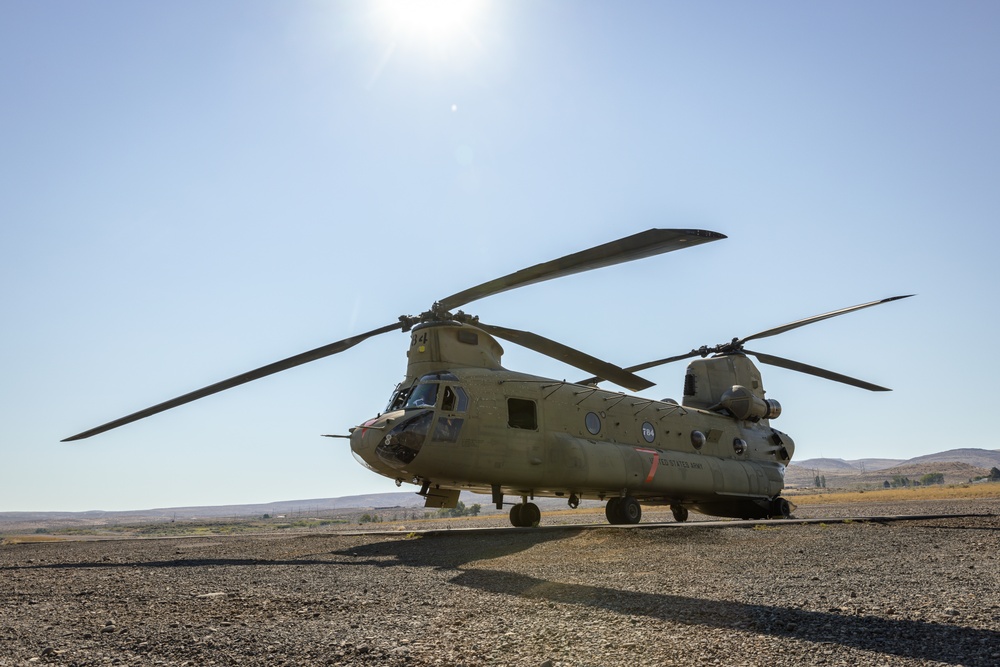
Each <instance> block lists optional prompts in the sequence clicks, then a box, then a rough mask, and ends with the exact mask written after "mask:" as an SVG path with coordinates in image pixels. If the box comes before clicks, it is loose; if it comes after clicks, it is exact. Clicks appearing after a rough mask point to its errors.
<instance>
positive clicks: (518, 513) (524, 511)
mask: <svg viewBox="0 0 1000 667" xmlns="http://www.w3.org/2000/svg"><path fill="white" fill-rule="evenodd" d="M541 520H542V511H541V510H540V509H538V505H536V504H535V503H518V504H517V505H514V506H512V507H511V508H510V524H511V525H512V526H515V527H517V528H531V527H532V526H537V525H538V522H539V521H541Z"/></svg>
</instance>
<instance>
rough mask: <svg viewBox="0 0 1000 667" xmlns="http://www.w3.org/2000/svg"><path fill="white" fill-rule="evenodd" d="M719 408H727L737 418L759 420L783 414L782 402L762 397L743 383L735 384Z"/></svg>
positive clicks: (724, 395) (725, 394)
mask: <svg viewBox="0 0 1000 667" xmlns="http://www.w3.org/2000/svg"><path fill="white" fill-rule="evenodd" d="M718 407H719V408H725V409H726V410H728V411H729V412H730V413H732V415H733V416H734V417H736V418H737V419H744V420H747V421H752V422H758V421H760V420H761V419H776V418H777V417H778V416H779V415H781V404H780V403H778V402H777V401H776V400H774V399H773V398H760V397H759V396H754V393H753V392H752V391H750V390H749V389H747V388H746V387H744V386H742V385H738V384H736V385H733V388H732V389H730V390H728V391H726V393H724V394H723V395H722V400H720V401H719V405H718Z"/></svg>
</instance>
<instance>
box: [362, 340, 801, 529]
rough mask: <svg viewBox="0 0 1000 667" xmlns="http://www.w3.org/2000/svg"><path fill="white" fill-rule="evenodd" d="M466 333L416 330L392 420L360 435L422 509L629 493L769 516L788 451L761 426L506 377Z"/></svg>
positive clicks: (490, 348) (380, 467)
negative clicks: (508, 498)
mask: <svg viewBox="0 0 1000 667" xmlns="http://www.w3.org/2000/svg"><path fill="white" fill-rule="evenodd" d="M502 352H503V351H502V348H501V347H500V345H499V344H498V343H497V342H496V340H495V339H493V338H492V337H491V336H489V335H488V334H486V333H485V332H483V331H481V330H478V329H476V328H475V326H472V325H468V324H457V323H454V322H449V323H430V324H423V325H420V326H418V327H415V328H414V330H413V332H412V335H411V345H410V350H409V352H408V357H409V364H408V369H407V376H406V379H404V381H403V382H402V383H400V386H399V387H398V388H397V391H396V392H395V393H394V394H393V397H392V399H391V400H390V404H389V406H388V407H387V410H386V412H384V413H382V414H380V415H379V416H377V417H375V418H374V419H371V420H369V421H367V422H365V423H364V424H363V425H362V426H359V427H357V428H355V429H354V430H353V432H352V435H351V448H352V450H353V451H354V453H355V454H356V455H357V457H358V458H360V459H361V460H362V461H363V462H364V464H365V465H366V466H367V467H369V468H370V469H372V470H373V471H375V472H377V473H379V474H381V475H384V476H386V477H390V478H392V479H395V480H397V482H399V483H404V482H405V483H413V484H417V485H420V487H421V493H422V495H424V496H425V497H426V498H427V505H428V506H438V507H442V506H443V507H448V506H454V504H455V503H456V502H457V499H458V493H459V491H460V490H462V489H465V490H472V491H477V492H480V493H486V494H491V495H492V497H493V498H494V500H495V501H496V502H497V504H498V506H499V505H500V504H501V503H502V496H504V495H513V496H518V497H520V498H521V499H522V501H525V499H527V498H534V497H566V498H567V499H568V500H569V501H570V504H571V505H573V504H574V502H575V501H578V500H580V499H600V500H605V499H609V498H615V497H621V498H625V497H632V498H635V499H637V500H640V501H643V502H646V503H661V504H669V505H672V506H675V507H677V506H683V507H691V508H694V509H697V510H699V511H701V512H704V513H707V514H712V515H716V516H734V517H747V518H750V517H753V518H757V517H763V516H768V515H770V514H771V513H772V511H773V508H772V506H771V501H772V500H773V499H774V498H776V497H777V496H778V494H779V493H780V492H781V490H782V488H783V487H784V469H785V465H786V464H787V463H788V460H789V459H790V458H791V454H792V451H793V449H794V444H793V443H792V441H791V439H790V438H789V437H788V436H786V435H785V434H783V433H780V432H778V431H775V430H774V429H772V428H771V427H770V425H769V423H768V421H767V420H757V421H750V420H743V419H737V418H735V417H733V416H732V415H731V414H722V413H720V412H718V411H712V410H705V409H701V408H696V407H690V406H684V405H680V404H678V403H676V402H674V401H671V400H669V399H666V400H661V401H658V400H651V399H647V398H642V397H638V396H634V395H630V394H625V393H620V392H612V391H607V390H604V389H601V388H599V387H597V386H593V385H582V384H575V383H571V382H566V381H561V380H552V379H547V378H542V377H537V376H533V375H528V374H524V373H518V372H513V371H509V370H506V369H504V368H503V367H502V366H501V365H500V356H501V355H502Z"/></svg>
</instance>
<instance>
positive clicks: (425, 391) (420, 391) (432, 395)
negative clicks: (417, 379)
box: [403, 384, 438, 409]
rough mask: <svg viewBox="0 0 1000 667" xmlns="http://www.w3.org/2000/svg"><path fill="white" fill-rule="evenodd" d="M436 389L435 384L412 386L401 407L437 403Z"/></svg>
mask: <svg viewBox="0 0 1000 667" xmlns="http://www.w3.org/2000/svg"><path fill="white" fill-rule="evenodd" d="M437 391H438V386H437V384H418V385H417V386H416V387H414V388H413V392H412V393H411V394H410V396H409V398H407V399H406V404H405V405H404V406H403V408H404V409H406V408H425V407H434V404H435V403H437Z"/></svg>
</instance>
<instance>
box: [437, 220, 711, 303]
mask: <svg viewBox="0 0 1000 667" xmlns="http://www.w3.org/2000/svg"><path fill="white" fill-rule="evenodd" d="M724 238H726V237H725V235H723V234H719V233H718V232H710V231H705V230H701V229H650V230H647V231H645V232H640V233H638V234H633V235H632V236H626V237H625V238H622V239H618V240H617V241H612V242H610V243H605V244H604V245H599V246H596V247H593V248H590V249H589V250H583V251H581V252H577V253H574V254H572V255H566V256H565V257H560V258H559V259H554V260H552V261H549V262H544V263H542V264H536V265H535V266H532V267H529V268H527V269H521V270H520V271H517V272H516V273H511V274H510V275H507V276H504V277H502V278H497V279H495V280H491V281H489V282H486V283H483V284H481V285H477V286H475V287H472V288H469V289H467V290H465V291H464V292H458V293H457V294H452V295H451V296H449V297H446V298H444V299H441V300H440V301H439V302H438V303H439V304H440V306H441V307H442V308H444V310H446V311H448V310H453V309H455V308H458V307H460V306H464V305H465V304H467V303H470V302H472V301H476V300H477V299H482V298H483V297H487V296H490V295H493V294H499V293H500V292H506V291H507V290H511V289H514V288H515V287H523V286H525V285H531V284H533V283H540V282H543V281H545V280H552V279H553V278H560V277H562V276H568V275H571V274H574V273H580V272H581V271H590V270H591V269H599V268H601V267H605V266H612V265H614V264H620V263H622V262H630V261H632V260H635V259H642V258H643V257H652V256H653V255H659V254H661V253H665V252H671V251H672V250H679V249H681V248H688V247H691V246H696V245H700V244H702V243H708V242H710V241H718V240H719V239H724Z"/></svg>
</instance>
